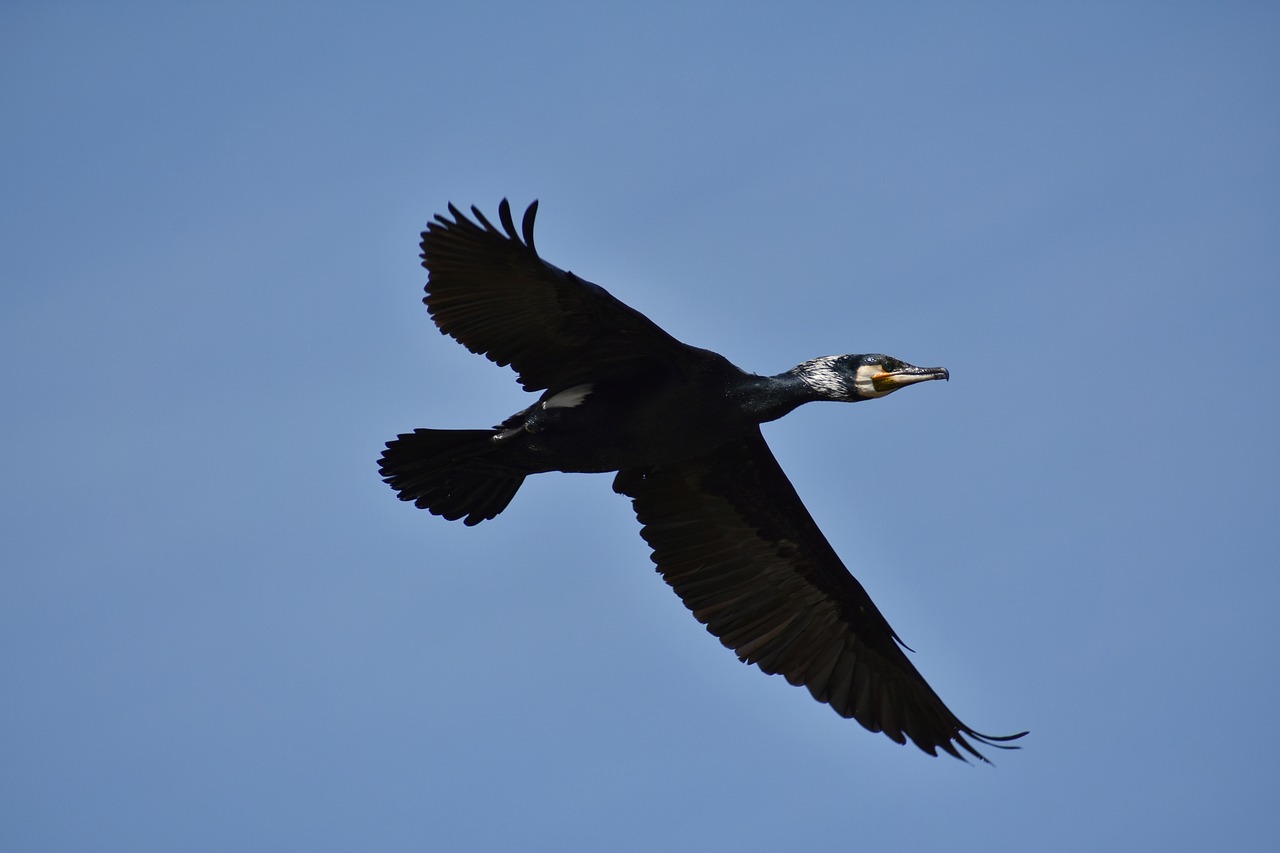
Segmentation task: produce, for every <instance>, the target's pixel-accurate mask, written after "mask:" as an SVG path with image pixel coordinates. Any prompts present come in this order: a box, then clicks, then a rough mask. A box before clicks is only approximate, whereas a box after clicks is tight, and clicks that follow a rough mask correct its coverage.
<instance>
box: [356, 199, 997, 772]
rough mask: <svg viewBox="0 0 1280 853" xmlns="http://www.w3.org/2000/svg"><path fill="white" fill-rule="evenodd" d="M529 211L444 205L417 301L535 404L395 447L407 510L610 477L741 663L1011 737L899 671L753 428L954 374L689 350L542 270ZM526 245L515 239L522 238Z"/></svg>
mask: <svg viewBox="0 0 1280 853" xmlns="http://www.w3.org/2000/svg"><path fill="white" fill-rule="evenodd" d="M536 209H537V206H536V203H535V204H534V205H531V206H530V207H529V210H528V211H527V212H526V213H525V217H524V221H523V224H522V229H521V232H522V233H521V232H517V230H516V228H515V223H514V221H513V220H512V218H511V212H510V208H509V207H508V205H507V203H506V201H503V203H502V205H501V206H500V208H499V213H500V218H501V223H502V230H499V229H498V228H496V227H494V226H493V225H492V224H491V223H489V222H488V221H487V220H486V219H485V218H484V217H483V216H482V215H481V214H480V212H479V211H477V210H475V208H472V211H473V213H474V215H475V217H476V219H477V221H478V223H479V224H477V222H472V221H471V220H470V219H468V218H467V217H465V216H463V215H462V214H461V213H459V212H458V211H457V210H456V209H455V208H453V207H452V206H450V212H451V213H452V214H453V217H454V218H453V220H452V221H451V220H449V219H446V218H444V217H437V218H436V221H435V222H433V223H431V224H430V225H429V226H428V229H427V231H426V232H424V233H423V240H422V249H423V255H422V257H423V264H424V266H425V267H426V268H427V269H428V271H429V272H430V278H429V283H428V285H427V296H426V298H425V299H424V301H425V302H426V304H427V307H428V309H429V310H430V312H431V315H432V317H433V318H434V319H435V321H436V324H437V325H438V326H439V327H440V329H441V331H443V332H445V333H446V334H448V335H451V336H452V337H454V338H456V339H457V340H458V341H459V342H461V343H462V344H464V345H465V346H467V348H468V349H471V350H472V351H473V352H477V353H483V354H484V355H486V356H488V357H489V358H490V359H491V360H493V361H495V362H497V363H498V364H500V365H505V364H510V365H511V366H512V367H513V368H514V369H515V370H516V371H517V373H518V374H519V376H520V379H521V382H522V384H523V386H524V388H525V389H526V390H530V391H538V390H540V391H542V392H543V393H542V395H541V396H540V398H539V399H538V401H537V402H535V403H534V404H533V405H531V406H529V407H528V408H526V409H524V410H522V411H520V412H518V413H516V414H514V415H512V416H511V417H509V418H507V419H506V420H505V421H503V422H502V423H501V424H499V425H497V426H495V427H493V428H492V429H489V430H431V429H419V430H415V431H414V432H413V433H408V434H404V435H401V436H399V437H398V438H397V439H396V440H395V441H392V442H389V443H388V445H387V449H386V451H385V452H384V453H383V457H382V460H381V466H380V467H381V471H382V474H383V477H384V479H385V480H386V482H387V483H389V484H390V485H391V486H392V488H394V489H395V490H396V491H397V493H398V494H399V496H400V498H401V499H402V500H407V501H414V502H415V503H416V504H417V505H418V506H419V507H423V508H425V509H428V510H430V511H431V512H433V513H435V514H437V515H442V516H444V517H445V518H449V519H464V520H465V522H466V523H467V524H477V523H479V522H481V521H483V520H486V519H489V518H493V517H494V516H496V515H497V514H498V513H500V512H501V511H502V510H503V509H504V508H505V507H506V506H507V504H508V503H509V502H510V501H511V499H512V497H513V496H514V495H515V493H516V491H517V490H518V489H519V487H520V484H521V483H522V482H523V480H524V478H525V477H526V476H529V475H531V474H537V473H543V472H548V471H573V472H608V471H617V472H618V474H617V477H616V478H615V480H614V489H615V490H616V491H618V492H620V493H623V494H626V495H628V496H630V497H631V498H632V500H633V503H634V505H635V509H636V514H637V517H638V518H639V520H640V521H641V523H642V524H643V525H644V527H643V530H642V535H643V536H644V537H645V539H646V540H647V541H648V542H649V544H650V546H651V547H652V548H653V560H654V562H655V563H656V564H657V566H658V570H659V571H660V572H661V573H662V574H663V577H664V578H665V579H666V580H667V582H668V583H669V584H671V586H672V587H673V588H674V589H675V590H676V592H677V594H679V595H680V597H681V599H682V600H683V601H684V603H685V604H686V606H688V607H689V609H690V610H692V611H693V612H694V615H695V616H696V617H697V618H698V619H699V621H701V622H703V623H704V624H706V625H707V627H708V629H709V630H710V631H711V632H712V633H713V634H715V635H716V636H717V637H719V638H720V639H721V642H723V643H724V644H725V645H726V646H729V647H730V648H732V649H734V650H735V651H736V652H737V653H738V655H739V657H740V658H741V659H742V660H744V661H748V662H752V663H756V664H757V665H759V666H760V668H761V669H763V670H765V671H766V672H770V673H774V672H777V673H781V674H783V675H785V677H786V678H787V679H788V681H791V682H792V683H793V684H797V685H800V684H802V685H804V686H806V687H808V689H809V690H810V692H811V693H812V694H813V695H814V697H815V698H817V699H819V700H820V701H823V702H827V703H828V704H830V705H831V706H832V707H833V708H835V710H836V711H838V712H839V713H840V714H842V715H843V716H848V717H854V718H856V719H858V721H859V722H861V723H862V724H863V725H864V726H866V727H868V728H870V729H872V730H875V731H881V730H883V731H884V732H885V733H886V734H888V735H889V736H890V737H891V738H893V739H894V740H896V741H898V742H899V743H902V742H904V741H905V739H906V738H908V737H909V738H911V739H912V740H913V741H914V742H915V743H916V744H917V745H918V746H920V747H921V748H922V749H924V750H925V751H926V752H929V753H930V754H936V749H937V748H941V749H943V750H945V751H947V752H949V753H951V754H952V755H956V756H957V757H959V756H960V753H959V752H958V751H957V749H956V746H957V745H958V746H960V747H961V748H963V749H965V750H966V751H968V752H969V753H970V754H972V755H975V756H978V757H979V758H981V757H982V756H981V755H980V753H978V752H977V751H976V750H975V749H974V748H973V747H972V746H971V745H970V743H969V742H968V739H973V740H977V741H980V742H983V743H987V744H989V745H993V746H1001V745H1002V744H1001V743H1000V742H1001V741H1005V740H1011V739H1012V738H1013V737H1019V736H1020V735H1014V736H1009V737H990V736H986V735H982V734H979V733H978V732H975V731H973V730H972V729H970V728H968V727H967V726H965V725H964V724H963V723H961V722H960V721H959V720H958V719H957V718H956V717H955V716H954V715H952V714H951V712H950V711H949V710H948V709H947V708H946V706H945V705H943V703H942V701H941V700H940V699H938V697H937V695H936V694H934V693H933V691H932V690H931V689H930V688H929V686H928V684H927V683H926V682H925V681H924V679H923V678H922V677H921V676H920V674H919V673H918V672H917V671H916V669H915V667H914V666H912V664H911V662H910V661H909V660H907V658H906V656H905V654H903V651H902V649H901V648H900V647H899V642H898V639H897V636H896V635H895V634H894V632H893V629H892V628H890V627H889V625H888V623H887V622H886V621H885V619H884V617H883V616H882V615H881V614H880V612H879V610H877V609H876V607H875V605H874V604H873V603H872V602H871V599H870V597H869V596H868V595H867V594H866V592H865V590H864V589H863V588H862V586H861V585H860V584H859V583H858V581H857V580H855V579H854V578H853V576H852V575H851V574H849V572H848V570H847V569H845V567H844V565H843V564H842V563H841V562H840V559H839V557H838V556H837V555H836V554H835V552H834V551H833V550H832V548H831V546H830V545H829V544H828V543H827V541H826V539H825V537H823V535H822V533H821V531H819V530H818V528H817V525H816V524H815V523H814V522H813V519H812V518H811V517H810V516H809V513H808V512H807V510H805V508H804V505H803V503H801V501H800V499H799V497H798V496H797V495H796V493H795V490H794V489H793V488H792V487H791V484H790V483H789V482H788V481H787V478H786V475H785V474H783V472H782V470H781V468H780V467H778V464H777V462H776V461H775V460H774V458H773V455H772V453H771V452H770V451H769V449H768V446H767V445H766V444H765V442H764V439H763V437H762V436H761V434H760V429H759V426H760V424H762V423H765V422H767V421H771V420H775V419H777V418H779V417H782V416H783V415H785V414H787V413H788V412H790V411H791V410H793V409H795V408H796V407H797V406H799V405H802V404H804V403H807V402H811V401H817V400H836V401H844V402H856V401H858V400H865V399H872V398H874V397H880V396H884V395H886V394H889V393H891V392H892V391H894V390H896V389H898V388H900V387H903V386H905V385H908V384H914V383H916V382H921V381H927V380H931V379H946V378H947V377H948V374H947V371H946V370H944V369H943V368H917V367H913V366H911V365H909V364H906V363H904V362H901V361H899V360H897V359H893V358H889V357H887V356H882V355H843V356H827V357H823V358H819V359H814V360H813V361H809V362H805V363H804V364H801V365H798V366H797V367H794V368H792V369H791V370H789V371H786V372H784V373H781V374H778V375H776V376H758V375H755V374H751V373H747V372H745V371H743V370H740V369H739V368H737V367H735V366H734V365H733V364H731V363H730V362H729V361H728V360H727V359H726V358H724V357H723V356H721V355H718V354H716V353H713V352H710V351H708V350H703V349H698V348H696V347H691V346H688V345H686V344H683V343H681V342H679V341H677V340H675V339H674V338H672V337H671V336H670V335H668V334H667V333H666V332H664V331H662V329H660V328H659V327H658V326H657V325H655V324H654V323H652V322H651V321H650V320H649V319H648V318H646V317H644V316H643V315H641V314H640V313H638V312H636V311H635V310H633V309H631V308H629V307H628V306H626V305H624V304H623V303H621V302H619V301H618V300H616V299H615V298H613V297H612V296H611V295H609V294H608V293H607V292H606V291H605V290H604V289H603V288H600V287H599V286H597V285H594V284H591V283H590V282H586V281H584V280H582V279H580V278H578V277H577V276H574V275H573V274H572V273H568V272H564V271H563V270H560V269H557V268H556V267H553V266H551V265H550V264H548V263H546V262H545V261H543V260H542V259H541V258H540V257H538V254H537V251H536V249H535V247H534V243H533V220H534V215H535V212H536ZM522 237H523V239H521V238H522Z"/></svg>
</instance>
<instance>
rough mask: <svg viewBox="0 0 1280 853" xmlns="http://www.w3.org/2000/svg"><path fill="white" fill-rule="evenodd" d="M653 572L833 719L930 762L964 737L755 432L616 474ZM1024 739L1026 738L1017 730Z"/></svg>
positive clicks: (716, 629)
mask: <svg viewBox="0 0 1280 853" xmlns="http://www.w3.org/2000/svg"><path fill="white" fill-rule="evenodd" d="M614 488H615V489H616V490H617V491H619V492H621V493H623V494H626V495H628V496H630V497H631V498H632V499H633V504H634V506H635V511H636V516H637V517H638V518H639V520H640V522H641V524H643V525H644V527H643V530H642V531H641V534H642V535H643V536H644V538H645V540H646V541H647V542H648V543H649V545H650V547H651V548H652V549H653V561H654V562H655V563H656V564H657V567H658V571H659V572H661V573H662V576H663V577H664V578H665V579H666V581H667V583H669V584H671V586H672V588H674V589H675V591H676V594H677V595H679V596H680V598H681V600H682V601H684V603H685V606H686V607H688V608H689V609H690V610H691V611H693V615H694V617H695V618H697V620H698V621H699V622H702V623H703V624H705V625H706V626H707V630H709V631H710V632H711V633H712V634H714V635H715V636H717V637H718V638H720V642H722V643H723V644H724V645H725V646H727V647H728V648H730V649H733V650H734V651H735V652H736V653H737V654H738V657H739V658H740V659H741V660H743V661H745V662H747V663H754V664H755V665H757V666H759V667H760V669H762V670H764V671H765V672H766V673H769V674H771V675H772V674H775V673H781V674H782V675H783V676H785V677H786V679H787V681H789V682H791V683H792V684H794V685H797V686H798V685H804V686H805V687H807V688H809V692H810V693H812V694H813V696H814V698H815V699H817V700H818V701H820V702H825V703H827V704H829V705H830V706H831V707H832V708H834V709H835V710H836V712H838V713H839V714H840V715H841V716H844V717H853V718H854V719H856V720H857V721H858V722H859V723H861V724H862V725H863V726H865V727H866V728H868V729H870V730H871V731H883V732H884V733H885V734H887V735H888V736H889V737H890V738H892V739H893V740H895V741H897V742H898V743H905V742H906V741H905V738H908V737H909V738H911V740H912V741H913V742H915V744H916V745H917V746H919V747H920V748H921V749H923V750H924V751H925V752H927V753H929V754H930V755H937V752H936V750H937V749H938V748H942V749H943V750H945V751H946V752H948V753H950V754H951V755H954V756H956V757H957V758H963V756H962V755H961V754H960V752H959V751H958V750H957V748H956V747H960V748H961V749H963V750H965V751H966V752H968V753H969V754H971V755H973V756H976V757H977V758H979V759H982V760H983V761H985V760H986V759H985V757H984V756H983V755H982V754H981V753H979V752H978V751H977V750H976V749H975V748H974V746H973V745H971V744H970V740H972V741H975V742H978V743H981V744H987V745H990V746H996V747H1002V748H1007V747H1004V745H1003V744H1002V743H1001V742H1002V741H1007V740H1012V739H1014V738H1015V737H1020V736H1021V735H1012V736H1007V737H992V736H988V735H983V734H980V733H979V732H976V731H974V730H973V729H971V728H969V727H968V726H966V725H965V724H964V723H962V722H961V721H960V720H959V719H958V718H957V717H956V716H955V715H954V714H953V713H951V711H950V710H949V709H948V708H947V706H946V705H944V704H943V702H942V700H941V699H940V698H938V695H937V694H936V693H934V692H933V689H932V688H931V687H929V685H928V683H927V682H926V681H925V680H924V677H923V676H921V675H920V673H919V672H918V671H917V670H916V668H915V667H914V666H913V665H912V664H911V661H909V660H908V659H907V656H906V655H905V654H904V653H903V651H902V649H901V648H900V647H899V640H898V638H897V636H896V635H895V634H894V631H893V629H892V628H890V627H889V623H888V622H886V621H885V618H884V617H883V616H882V615H881V614H880V611H879V610H877V609H876V606H875V604H873V603H872V601H871V598H870V596H868V595H867V593H866V590H864V589H863V588H862V585H861V584H860V583H858V581H857V580H856V579H855V578H854V577H853V575H851V574H850V573H849V570H848V569H846V568H845V567H844V564H843V563H841V562H840V558H839V557H838V556H836V553H835V551H834V549H832V547H831V545H830V544H829V543H828V542H827V539H826V537H825V536H823V535H822V531H820V530H819V529H818V526H817V524H816V523H815V522H814V520H813V518H812V517H811V516H810V515H809V512H808V510H806V509H805V507H804V504H803V503H801V501H800V498H799V496H798V495H797V494H796V491H795V489H794V488H793V487H792V485H791V483H790V481H788V480H787V476H786V474H784V473H783V471H782V469H781V467H779V465H778V463H777V460H775V459H774V457H773V454H772V453H771V452H770V451H769V447H768V445H767V444H765V441H764V438H763V437H762V436H761V435H760V433H759V431H758V430H757V431H756V433H755V434H754V435H753V436H751V437H750V438H747V439H745V440H742V441H737V442H733V443H730V444H728V445H725V446H724V447H721V448H720V449H718V450H716V451H715V452H713V453H711V454H709V455H707V456H704V457H701V458H698V459H695V460H693V461H690V462H683V463H677V464H672V465H664V466H658V467H654V468H631V469H625V470H623V471H621V472H619V474H618V477H617V479H616V480H615V482H614ZM1024 734H1025V733H1024Z"/></svg>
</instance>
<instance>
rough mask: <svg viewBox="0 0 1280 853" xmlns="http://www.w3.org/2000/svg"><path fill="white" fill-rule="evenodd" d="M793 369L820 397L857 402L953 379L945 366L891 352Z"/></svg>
mask: <svg viewBox="0 0 1280 853" xmlns="http://www.w3.org/2000/svg"><path fill="white" fill-rule="evenodd" d="M792 372H793V373H794V374H796V375H797V376H799V377H800V379H801V380H802V381H803V382H804V383H805V384H806V385H808V386H809V387H810V388H811V389H813V391H814V392H816V393H817V394H818V396H819V398H820V399H823V400H838V401H842V402H847V403H856V402H857V401H859V400H871V399H874V398H876V397H884V396H885V395H887V394H892V393H893V392H894V391H897V390H898V389H899V388H905V387H906V386H908V385H914V384H916V383H917V382H928V381H929V380H930V379H950V378H951V375H950V374H949V373H948V372H947V369H946V368H945V367H916V366H915V365H913V364H907V363H906V362H905V361H901V360H900V359H896V358H893V357H892V356H888V355H880V354H879V353H873V354H869V355H828V356H824V357H822V358H815V359H814V360H813V361H806V362H805V363H804V364H801V365H799V366H798V367H795V368H793V370H792Z"/></svg>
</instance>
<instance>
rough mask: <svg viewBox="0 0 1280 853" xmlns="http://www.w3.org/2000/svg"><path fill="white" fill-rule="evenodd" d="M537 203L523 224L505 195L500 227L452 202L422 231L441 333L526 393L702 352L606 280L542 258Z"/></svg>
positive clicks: (430, 306)
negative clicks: (619, 295)
mask: <svg viewBox="0 0 1280 853" xmlns="http://www.w3.org/2000/svg"><path fill="white" fill-rule="evenodd" d="M537 209H538V203H537V202H534V203H533V204H531V205H529V208H528V209H527V210H526V211H525V214H524V217H523V219H522V220H521V224H520V230H519V231H517V230H516V226H515V220H514V219H513V218H512V215H511V206H510V205H509V204H508V203H507V201H506V199H503V201H502V203H501V204H500V205H499V206H498V221H499V223H500V224H501V226H502V227H501V228H498V227H496V226H494V224H493V223H492V222H490V221H489V220H488V219H487V218H486V217H485V216H484V214H482V213H481V212H480V211H479V210H478V209H477V208H475V207H472V208H471V216H472V217H474V220H473V219H472V218H469V217H467V216H466V215H465V214H463V213H462V212H461V211H459V210H458V208H456V207H454V206H453V205H452V204H451V205H449V214H450V216H451V217H452V219H450V218H448V217H445V216H436V217H435V221H433V222H431V223H429V224H428V225H427V230H426V231H424V232H422V244H421V246H422V265H423V266H424V267H426V269H427V271H428V273H429V275H428V281H427V288H426V294H427V295H426V297H425V298H424V299H423V302H425V303H426V305H427V310H428V311H429V312H430V314H431V317H432V319H433V320H435V323H436V325H437V326H438V327H439V328H440V331H442V332H444V333H445V334H447V335H449V336H450V337H452V338H454V339H455V340H457V341H458V342H459V343H461V344H462V345H463V346H465V347H466V348H467V349H469V350H471V351H472V352H474V353H479V354H481V355H484V356H486V357H487V358H489V359H490V360H491V361H493V362H495V363H496V364H498V365H499V366H507V365H510V366H511V367H512V368H514V369H515V371H516V373H517V374H518V375H519V377H520V383H521V385H522V386H523V387H524V389H525V390H526V391H537V390H541V389H544V388H550V389H555V390H560V389H563V388H568V387H572V386H574V385H578V384H582V383H584V382H588V381H598V380H599V379H601V378H603V377H607V376H609V375H611V374H626V373H628V372H631V371H638V370H643V369H645V368H646V367H649V366H652V365H653V364H654V362H668V363H669V362H670V361H671V360H678V359H680V358H682V357H687V356H688V355H690V354H692V353H693V352H695V351H694V350H693V348H691V347H686V346H685V345H684V344H682V343H680V342H679V341H677V340H676V339H675V338H673V337H671V336H670V335H668V334H667V333H666V332H664V331H663V330H662V329H661V328H660V327H658V326H657V325H656V324H654V323H653V322H652V321H651V320H649V319H648V318H647V317H645V316H644V315H643V314H641V313H640V312H639V311H636V310H635V309H633V308H631V307H629V306H627V305H625V304H624V303H622V302H620V301H618V300H617V299H615V298H614V297H613V296H611V295H610V294H609V293H608V292H607V291H606V290H605V289H604V288H602V287H600V286H599V285H595V284H592V283H591V282H589V281H585V280H584V279H581V278H578V277H577V276H576V275H574V274H573V273H570V272H565V271H564V270H561V269H559V268H557V267H554V266H552V265H551V264H549V263H547V262H546V261H544V260H542V259H541V258H540V257H538V252H537V250H536V249H535V248H534V243H533V224H534V218H535V216H536V215H537Z"/></svg>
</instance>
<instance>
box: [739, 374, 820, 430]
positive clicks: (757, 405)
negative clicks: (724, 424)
mask: <svg viewBox="0 0 1280 853" xmlns="http://www.w3.org/2000/svg"><path fill="white" fill-rule="evenodd" d="M735 396H736V397H737V399H738V404H739V405H740V406H741V408H742V411H743V412H744V414H746V415H747V416H748V417H749V418H751V419H752V420H753V421H754V422H756V423H758V424H762V423H767V422H769V421H776V420H777V419H778V418H780V417H782V416H783V415H785V414H787V413H788V412H791V411H793V410H794V409H795V408H796V407H798V406H801V405H803V404H805V403H809V402H812V401H814V400H820V399H823V398H822V396H821V395H820V394H818V393H817V392H816V391H815V390H814V389H813V387H812V386H811V385H810V384H809V383H807V382H805V381H804V380H803V379H801V378H800V377H799V376H798V375H797V374H796V373H794V372H793V371H787V372H786V373H779V374H778V375H777V376H756V375H754V374H751V375H748V376H746V377H744V378H743V381H742V382H741V384H740V385H739V387H738V388H737V389H736V393H735Z"/></svg>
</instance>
